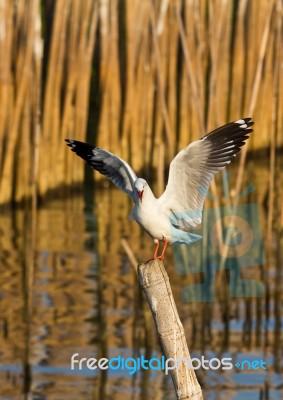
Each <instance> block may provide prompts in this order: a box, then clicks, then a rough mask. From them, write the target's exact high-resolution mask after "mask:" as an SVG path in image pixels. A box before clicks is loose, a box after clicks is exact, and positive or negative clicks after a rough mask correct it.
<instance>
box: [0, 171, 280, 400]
mask: <svg viewBox="0 0 283 400" xmlns="http://www.w3.org/2000/svg"><path fill="white" fill-rule="evenodd" d="M255 173H256V174H258V175H254V176H253V178H254V179H253V182H254V183H255V184H256V185H257V184H258V182H259V179H260V180H261V185H257V186H258V190H257V192H254V193H252V194H251V195H250V198H249V199H248V201H249V202H252V201H256V202H257V203H258V204H259V207H260V213H261V222H262V229H263V232H264V236H265V227H266V223H267V222H266V220H267V211H266V209H265V207H264V199H265V196H266V192H267V188H268V178H267V176H266V178H267V179H265V180H264V181H263V176H264V174H265V168H264V165H263V166H262V169H260V168H258V169H257V172H254V174H255ZM249 179H250V177H249ZM247 183H249V182H247ZM86 199H87V200H86ZM131 207H132V205H131V203H130V202H129V200H128V199H127V198H126V196H124V194H123V193H120V192H119V191H118V190H116V189H113V188H112V187H109V188H108V189H99V190H96V192H95V196H94V197H93V196H91V195H89V194H88V195H87V196H85V195H84V196H83V195H76V196H70V197H69V198H67V199H64V200H57V201H52V202H49V203H48V205H47V206H45V207H43V208H40V209H39V210H38V212H37V215H36V229H35V230H32V229H31V216H30V215H29V213H28V212H26V211H25V210H16V211H14V212H13V213H7V212H6V213H5V214H3V215H2V216H1V242H0V243H1V244H0V246H1V255H0V271H1V273H0V332H1V336H0V355H1V366H0V388H1V389H0V393H1V398H5V399H20V398H34V399H46V398H48V399H63V398H64V399H65V398H66V399H78V398H85V399H117V400H119V399H123V400H126V399H148V398H149V399H168V400H170V399H174V398H175V397H174V392H173V390H172V383H171V379H170V378H169V377H166V376H164V374H163V372H159V371H140V372H139V373H138V374H134V375H132V376H130V375H128V374H125V373H123V371H109V370H105V371H100V372H97V370H95V371H93V372H92V371H89V370H87V369H86V368H84V369H83V370H81V371H78V370H75V371H71V370H70V358H71V355H72V354H74V353H79V354H80V357H83V356H85V357H91V356H95V357H97V358H100V357H108V358H110V357H115V356H117V355H121V356H124V357H138V356H139V355H141V354H144V355H145V357H146V358H150V357H152V356H158V357H160V356H161V350H160V347H159V344H158V341H157V338H156V334H155V328H154V325H153V321H152V317H151V314H150V311H149V309H148V306H147V304H146V302H144V300H143V295H142V293H141V290H140V288H139V285H138V284H137V278H136V276H135V272H134V270H133V268H132V266H131V263H130V261H129V260H128V257H127V256H126V254H125V252H124V250H123V247H122V246H121V238H122V237H126V238H128V241H129V243H130V246H131V248H132V250H133V251H134V253H135V255H136V257H137V258H138V260H140V261H141V260H144V259H146V258H149V257H150V255H151V251H152V248H153V246H152V241H151V239H150V238H148V237H147V236H146V235H145V234H143V233H142V232H141V230H140V228H139V226H138V225H137V224H135V223H132V222H129V221H128V215H129V214H130V209H131ZM32 235H36V237H35V250H33V247H32V242H33V237H32ZM282 237H283V236H282V232H281V233H280V230H274V232H273V238H274V239H273V242H272V246H273V247H272V249H271V250H270V251H269V249H268V248H267V255H268V258H267V261H266V265H251V266H250V267H249V268H245V269H244V270H243V271H241V273H242V274H243V276H242V277H243V278H245V279H248V278H249V279H255V280H258V281H260V282H262V283H264V284H265V288H266V295H265V297H262V298H261V297H259V298H253V299H250V298H243V297H239V298H234V299H232V298H230V296H229V273H227V271H225V269H224V270H222V271H221V270H219V271H217V276H216V283H215V284H216V286H217V290H216V292H217V296H216V298H215V301H213V302H210V303H194V302H191V303H184V302H182V299H181V292H180V290H181V288H183V287H184V286H186V285H191V284H194V283H201V282H203V276H202V274H201V272H199V273H192V271H187V272H188V273H187V274H183V275H178V274H177V273H176V270H175V267H174V261H173V260H174V259H173V254H172V249H170V250H169V252H168V258H167V262H166V265H167V269H168V274H169V277H170V280H171V285H172V290H173V294H174V297H175V300H176V303H177V307H178V310H179V312H180V317H181V320H182V321H183V324H184V328H185V332H186V335H187V339H188V343H189V348H190V349H192V350H193V351H192V355H193V356H196V357H201V356H202V355H205V356H206V357H208V358H213V357H220V358H221V357H233V360H235V362H236V360H243V359H245V358H248V359H254V358H256V359H267V360H268V364H269V365H268V369H267V371H266V372H265V371H263V370H258V371H255V370H248V371H246V370H244V371H242V370H241V369H237V368H233V370H230V371H221V372H220V371H213V370H209V371H206V370H201V371H199V373H198V377H199V380H200V382H201V384H202V385H203V387H204V389H205V398H206V399H234V400H235V399H241V400H244V399H267V398H268V399H279V398H282V394H283V393H282V392H283V378H282V345H280V341H282V333H281V332H282V309H281V305H280V304H281V303H280V299H281V294H280V293H281V291H282V269H281V261H282V250H281V249H282V244H283V243H282ZM265 243H266V241H265ZM280 244H281V246H280ZM189 256H190V253H189ZM33 261H34V268H32V265H33Z"/></svg>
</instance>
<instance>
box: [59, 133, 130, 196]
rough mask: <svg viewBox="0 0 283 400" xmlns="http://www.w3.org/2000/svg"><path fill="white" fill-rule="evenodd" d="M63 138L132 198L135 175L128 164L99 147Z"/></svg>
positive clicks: (79, 154)
mask: <svg viewBox="0 0 283 400" xmlns="http://www.w3.org/2000/svg"><path fill="white" fill-rule="evenodd" d="M65 140H66V142H67V144H68V146H69V147H70V148H71V150H72V151H73V152H74V153H76V154H77V155H78V156H80V157H81V158H83V159H84V160H85V161H86V162H87V163H88V164H89V165H90V166H91V167H92V168H93V169H95V170H96V171H98V172H100V173H101V174H102V175H104V176H106V177H107V178H109V179H110V180H111V181H112V182H113V183H114V185H116V186H117V187H118V188H119V189H121V190H123V191H124V192H125V193H127V194H128V195H129V196H130V197H131V198H132V199H133V200H134V182H135V180H136V179H137V176H136V174H135V173H134V171H133V170H132V168H131V167H130V166H129V164H127V163H126V162H125V161H124V160H122V159H121V158H119V157H117V156H115V155H114V154H112V153H110V152H109V151H106V150H102V149H100V148H99V147H94V146H90V145H89V144H87V143H83V142H79V141H77V140H72V139H65Z"/></svg>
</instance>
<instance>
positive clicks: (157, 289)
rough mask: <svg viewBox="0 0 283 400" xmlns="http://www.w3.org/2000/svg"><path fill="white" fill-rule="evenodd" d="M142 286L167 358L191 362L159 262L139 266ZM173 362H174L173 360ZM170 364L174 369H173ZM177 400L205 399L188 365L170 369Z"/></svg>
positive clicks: (166, 277)
mask: <svg viewBox="0 0 283 400" xmlns="http://www.w3.org/2000/svg"><path fill="white" fill-rule="evenodd" d="M138 276H139V280H140V284H141V286H142V288H143V291H144V293H145V295H146V298H147V301H148V304H149V307H150V309H151V312H152V315H153V318H154V322H155V326H156V329H157V332H158V336H159V339H160V342H161V345H162V349H163V352H164V355H165V357H166V359H167V360H168V359H169V358H173V359H175V360H176V362H177V360H178V359H179V360H181V359H186V360H189V361H190V360H191V356H190V353H189V349H188V346H187V342H186V338H185V332H184V328H183V325H182V323H181V321H180V318H179V315H178V311H177V308H176V304H175V301H174V298H173V295H172V290H171V287H170V283H169V278H168V275H167V272H166V271H165V268H164V264H163V262H162V261H160V260H149V261H147V262H146V263H144V264H140V265H139V266H138ZM172 363H173V360H172ZM172 363H171V366H172V367H173V365H172ZM170 373H171V376H172V379H173V383H174V386H175V391H176V395H177V399H178V400H185V399H189V400H192V399H193V400H203V397H202V390H201V387H200V385H199V383H198V381H197V378H196V375H195V371H194V369H192V368H189V367H187V366H186V363H185V361H181V362H180V366H177V365H176V368H174V369H171V370H170Z"/></svg>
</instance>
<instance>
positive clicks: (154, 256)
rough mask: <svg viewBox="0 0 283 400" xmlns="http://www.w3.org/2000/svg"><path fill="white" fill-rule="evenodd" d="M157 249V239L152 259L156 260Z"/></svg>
mask: <svg viewBox="0 0 283 400" xmlns="http://www.w3.org/2000/svg"><path fill="white" fill-rule="evenodd" d="M158 249H159V240H158V241H157V242H156V246H155V252H154V255H153V259H154V260H156V259H157V258H158V257H157V253H158Z"/></svg>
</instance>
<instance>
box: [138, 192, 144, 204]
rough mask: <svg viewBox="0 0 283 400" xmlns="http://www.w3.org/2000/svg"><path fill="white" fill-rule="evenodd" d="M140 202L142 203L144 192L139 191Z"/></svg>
mask: <svg viewBox="0 0 283 400" xmlns="http://www.w3.org/2000/svg"><path fill="white" fill-rule="evenodd" d="M137 192H138V196H139V199H140V201H141V202H142V196H143V190H137Z"/></svg>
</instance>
